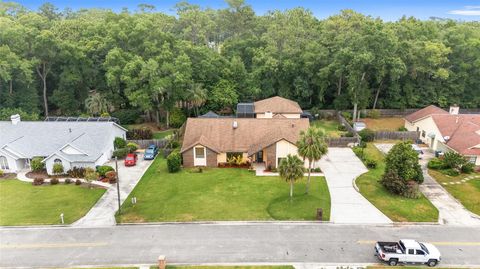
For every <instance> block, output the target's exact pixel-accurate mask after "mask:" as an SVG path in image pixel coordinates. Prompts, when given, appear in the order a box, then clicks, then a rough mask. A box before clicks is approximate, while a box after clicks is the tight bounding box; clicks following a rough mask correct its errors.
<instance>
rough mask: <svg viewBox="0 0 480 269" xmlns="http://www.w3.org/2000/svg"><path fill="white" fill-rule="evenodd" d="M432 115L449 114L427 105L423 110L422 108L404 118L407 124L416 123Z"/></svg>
mask: <svg viewBox="0 0 480 269" xmlns="http://www.w3.org/2000/svg"><path fill="white" fill-rule="evenodd" d="M432 114H449V113H448V112H447V111H445V110H443V109H441V108H439V107H437V106H434V105H429V106H427V107H425V108H422V109H420V110H418V111H416V112H414V113H412V114H410V115H408V116H406V117H405V119H406V120H407V121H409V122H414V121H417V120H419V119H422V118H425V117H428V116H430V115H432Z"/></svg>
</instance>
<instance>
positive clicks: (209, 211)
mask: <svg viewBox="0 0 480 269" xmlns="http://www.w3.org/2000/svg"><path fill="white" fill-rule="evenodd" d="M305 182H306V178H304V179H302V180H299V181H298V182H296V183H295V186H294V190H295V191H294V197H293V201H290V198H289V184H288V183H287V182H285V180H283V179H281V178H279V177H257V176H255V174H254V172H253V171H248V170H246V169H238V168H205V169H204V170H203V172H202V173H198V172H194V170H192V169H182V170H181V171H180V172H178V173H168V171H167V164H166V160H165V159H164V158H162V157H161V156H158V157H157V158H156V159H155V160H154V163H153V164H152V165H151V166H150V167H149V168H148V170H147V171H146V172H145V174H144V175H143V177H142V179H141V180H140V182H139V183H138V184H137V186H136V187H135V189H134V190H133V191H132V193H131V194H130V196H129V197H128V198H127V200H126V201H125V203H124V204H123V205H122V214H121V216H117V221H118V222H137V223H138V222H162V221H179V222H184V221H210V220H211V221H227V220H231V221H234V220H236V221H242V220H245V221H253V220H315V218H316V210H317V208H323V220H329V218H330V194H329V191H328V187H327V184H326V181H325V178H324V177H312V179H311V188H310V194H309V195H305V194H304V192H305ZM132 197H136V198H137V203H136V204H132V203H131V198H132Z"/></svg>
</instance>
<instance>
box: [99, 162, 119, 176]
mask: <svg viewBox="0 0 480 269" xmlns="http://www.w3.org/2000/svg"><path fill="white" fill-rule="evenodd" d="M114 170H115V169H113V167H111V166H109V165H101V166H97V172H98V174H99V175H100V176H102V177H104V176H106V174H107V172H110V171H114Z"/></svg>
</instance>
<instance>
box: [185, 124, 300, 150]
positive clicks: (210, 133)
mask: <svg viewBox="0 0 480 269" xmlns="http://www.w3.org/2000/svg"><path fill="white" fill-rule="evenodd" d="M234 121H236V122H237V128H235V129H234V128H233V122H234ZM308 127H309V122H308V119H257V118H216V119H215V118H213V119H212V118H188V120H187V123H186V128H185V135H184V138H183V144H182V150H181V152H184V151H186V150H188V149H190V148H192V147H194V146H195V145H198V144H201V145H204V146H205V147H207V148H210V149H212V150H214V151H216V152H248V154H249V155H252V154H254V153H255V152H257V151H258V150H261V149H262V148H263V147H265V146H268V145H271V144H273V143H275V142H277V141H279V140H282V139H285V140H287V141H289V142H291V143H296V141H297V140H298V138H299V136H300V131H303V130H306V129H308Z"/></svg>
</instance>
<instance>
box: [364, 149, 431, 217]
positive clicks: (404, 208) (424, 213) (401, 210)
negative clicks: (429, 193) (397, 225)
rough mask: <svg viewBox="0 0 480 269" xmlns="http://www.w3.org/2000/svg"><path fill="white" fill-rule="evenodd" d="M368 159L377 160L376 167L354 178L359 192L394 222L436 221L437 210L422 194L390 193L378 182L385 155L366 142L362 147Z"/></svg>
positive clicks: (382, 171) (383, 169)
mask: <svg viewBox="0 0 480 269" xmlns="http://www.w3.org/2000/svg"><path fill="white" fill-rule="evenodd" d="M364 154H365V155H366V156H367V158H368V159H372V160H375V161H377V167H376V168H374V169H370V170H369V171H368V172H367V173H364V174H362V175H361V176H359V177H358V178H357V180H356V184H357V186H358V188H359V189H360V193H361V194H362V195H363V196H364V197H365V198H367V200H368V201H370V202H371V203H372V204H373V205H374V206H376V207H377V208H378V209H379V210H380V211H382V212H383V213H384V214H385V215H386V216H387V217H389V218H390V219H391V220H393V221H395V222H437V221H438V210H437V208H435V206H434V205H433V204H432V203H431V202H430V201H429V200H428V199H427V198H426V197H425V196H424V195H423V194H422V195H421V197H420V198H418V199H410V198H405V197H402V196H399V195H394V194H392V193H390V192H389V191H388V190H387V189H385V187H384V186H383V185H382V184H381V183H380V180H381V178H382V175H383V173H384V171H385V157H384V155H383V154H382V153H381V152H380V151H379V150H378V149H377V148H376V147H375V145H374V144H372V143H368V144H367V148H365V149H364Z"/></svg>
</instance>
